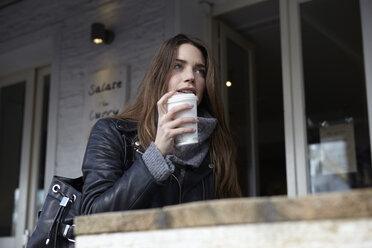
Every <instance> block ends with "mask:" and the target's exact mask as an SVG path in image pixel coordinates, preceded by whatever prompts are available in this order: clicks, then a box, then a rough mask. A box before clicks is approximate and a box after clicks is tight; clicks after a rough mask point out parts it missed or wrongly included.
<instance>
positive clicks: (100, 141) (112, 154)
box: [81, 118, 214, 214]
mask: <svg viewBox="0 0 372 248" xmlns="http://www.w3.org/2000/svg"><path fill="white" fill-rule="evenodd" d="M137 140H138V138H137V124H136V123H134V122H128V121H124V120H119V119H112V118H107V119H101V120H99V121H98V122H97V123H96V125H95V126H94V127H93V129H92V133H91V135H90V137H89V141H88V145H87V148H86V151H85V155H84V160H83V166H82V171H83V177H84V185H83V192H82V205H81V213H82V214H91V213H99V212H109V211H120V210H130V209H144V208H154V207H162V206H166V205H172V204H178V203H184V202H192V201H199V200H206V199H213V198H214V178H213V166H212V165H211V164H210V163H209V158H208V156H207V158H206V159H204V161H203V163H202V164H201V165H200V167H199V168H197V169H193V168H185V169H179V168H177V167H176V170H175V172H174V173H173V174H172V175H171V176H170V177H169V179H167V180H166V181H164V182H157V181H155V179H154V178H153V176H152V175H151V173H150V172H149V170H148V169H147V167H146V165H145V163H144V161H143V160H142V152H141V151H140V147H139V144H138V141H137ZM181 175H183V176H182V177H181ZM180 178H182V180H180Z"/></svg>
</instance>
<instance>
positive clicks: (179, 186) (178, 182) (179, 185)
mask: <svg viewBox="0 0 372 248" xmlns="http://www.w3.org/2000/svg"><path fill="white" fill-rule="evenodd" d="M171 176H172V177H174V179H176V181H177V184H178V188H179V190H180V193H179V201H178V203H181V202H182V201H181V197H182V190H181V184H180V181H178V178H177V177H176V176H175V175H174V174H172V175H171Z"/></svg>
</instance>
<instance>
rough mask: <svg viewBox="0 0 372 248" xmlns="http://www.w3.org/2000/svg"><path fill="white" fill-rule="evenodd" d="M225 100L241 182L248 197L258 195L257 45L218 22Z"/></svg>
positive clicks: (216, 25) (216, 27)
mask: <svg viewBox="0 0 372 248" xmlns="http://www.w3.org/2000/svg"><path fill="white" fill-rule="evenodd" d="M215 29H216V35H217V38H216V40H218V41H219V43H218V44H219V47H218V51H219V55H220V58H219V62H220V66H221V68H220V70H219V71H220V73H221V81H222V82H221V89H222V96H223V103H224V105H225V111H226V117H227V119H228V123H229V128H230V130H231V133H232V135H233V138H234V141H235V143H236V145H237V152H238V157H237V166H238V175H239V183H240V185H241V188H242V191H243V194H244V195H245V196H255V195H256V194H257V187H256V186H257V183H256V178H257V176H256V174H257V168H258V167H257V163H256V154H257V145H256V131H255V129H256V124H255V121H256V118H255V115H256V111H255V109H256V106H255V85H254V74H253V73H254V70H253V68H254V46H253V44H252V43H250V42H249V41H248V40H247V39H246V38H244V37H243V36H242V35H240V34H238V33H237V32H235V31H234V30H232V29H231V28H229V27H228V26H227V25H225V24H223V23H222V22H219V21H216V22H215Z"/></svg>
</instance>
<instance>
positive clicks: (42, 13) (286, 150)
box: [0, 0, 372, 248]
mask: <svg viewBox="0 0 372 248" xmlns="http://www.w3.org/2000/svg"><path fill="white" fill-rule="evenodd" d="M371 13H372V3H371V1H368V0H207V1H202V0H156V1H147V0H139V1H138V0H136V1H134V0H124V1H119V0H102V1H86V0H79V1H53V2H48V3H45V2H44V1H41V0H36V1H35V0H34V1H29V0H18V1H12V0H8V1H3V3H0V170H1V173H0V178H1V180H0V182H1V185H2V187H1V192H2V194H3V200H2V203H1V204H0V206H1V211H0V213H1V214H0V220H1V221H0V223H1V224H0V225H1V227H0V247H17V248H18V247H22V245H24V244H25V243H26V242H27V239H28V237H29V235H30V232H31V231H32V230H33V228H34V226H35V223H36V216H37V212H38V210H39V209H40V206H41V204H42V202H43V199H44V195H45V192H46V190H47V189H48V187H49V183H50V181H51V178H52V176H53V175H61V176H67V177H78V176H80V175H81V162H82V159H83V156H84V150H85V145H86V142H87V139H88V135H89V131H90V128H91V127H92V125H94V123H95V121H96V120H97V119H99V118H102V117H105V116H109V115H113V114H117V113H120V112H121V111H123V109H124V108H125V104H126V102H127V101H128V100H129V99H130V97H131V96H132V95H134V93H135V91H136V88H137V87H138V85H139V83H140V81H141V79H142V77H143V75H144V72H145V70H146V68H147V66H148V65H149V62H150V60H151V58H152V56H153V55H154V54H155V52H156V50H157V48H158V47H159V46H160V44H161V43H162V42H163V41H164V40H165V39H167V38H169V37H171V36H173V35H175V34H178V33H185V34H187V35H190V36H194V37H199V38H200V39H202V40H204V41H205V42H206V43H207V44H208V45H209V47H210V48H211V49H212V52H213V55H214V59H215V61H216V65H217V69H218V71H219V73H220V75H219V76H220V85H219V87H220V89H221V101H223V103H224V106H225V113H226V116H227V120H228V123H229V127H230V129H231V132H232V135H233V137H234V140H235V143H236V145H237V149H238V160H237V165H238V171H239V183H240V185H241V188H242V190H243V193H244V197H247V198H250V197H271V196H286V197H289V198H297V197H302V196H307V195H317V194H319V193H329V192H336V191H337V192H348V191H352V190H356V189H361V188H369V187H371V186H372V167H371V148H370V147H371V138H370V133H371V130H372V15H371ZM96 23H100V24H101V25H103V26H104V28H105V29H106V31H107V33H110V34H111V36H110V39H106V38H107V37H106V38H105V39H104V40H103V42H102V44H95V43H94V42H93V40H92V38H93V37H92V35H93V33H94V30H93V26H94V25H93V24H96Z"/></svg>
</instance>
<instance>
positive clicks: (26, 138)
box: [0, 70, 35, 247]
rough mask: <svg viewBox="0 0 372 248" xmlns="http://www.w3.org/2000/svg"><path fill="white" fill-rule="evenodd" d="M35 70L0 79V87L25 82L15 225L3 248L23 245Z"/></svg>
mask: <svg viewBox="0 0 372 248" xmlns="http://www.w3.org/2000/svg"><path fill="white" fill-rule="evenodd" d="M34 80H35V70H25V71H20V72H18V73H16V74H11V75H8V76H6V77H2V78H1V79H0V85H1V86H6V85H12V84H15V83H18V82H23V81H24V82H25V84H26V88H25V102H24V112H23V126H22V143H21V144H22V145H21V154H20V165H19V169H20V174H19V181H18V189H19V200H18V205H17V209H16V214H17V225H16V229H15V233H14V236H9V237H2V238H0V244H1V245H2V246H4V247H21V246H22V245H23V244H24V241H25V239H24V232H25V229H26V222H27V211H28V208H27V207H28V205H27V203H28V186H29V173H30V166H29V161H30V160H31V144H32V125H27V124H26V123H32V118H33V101H34V94H33V93H34V85H35V82H34Z"/></svg>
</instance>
